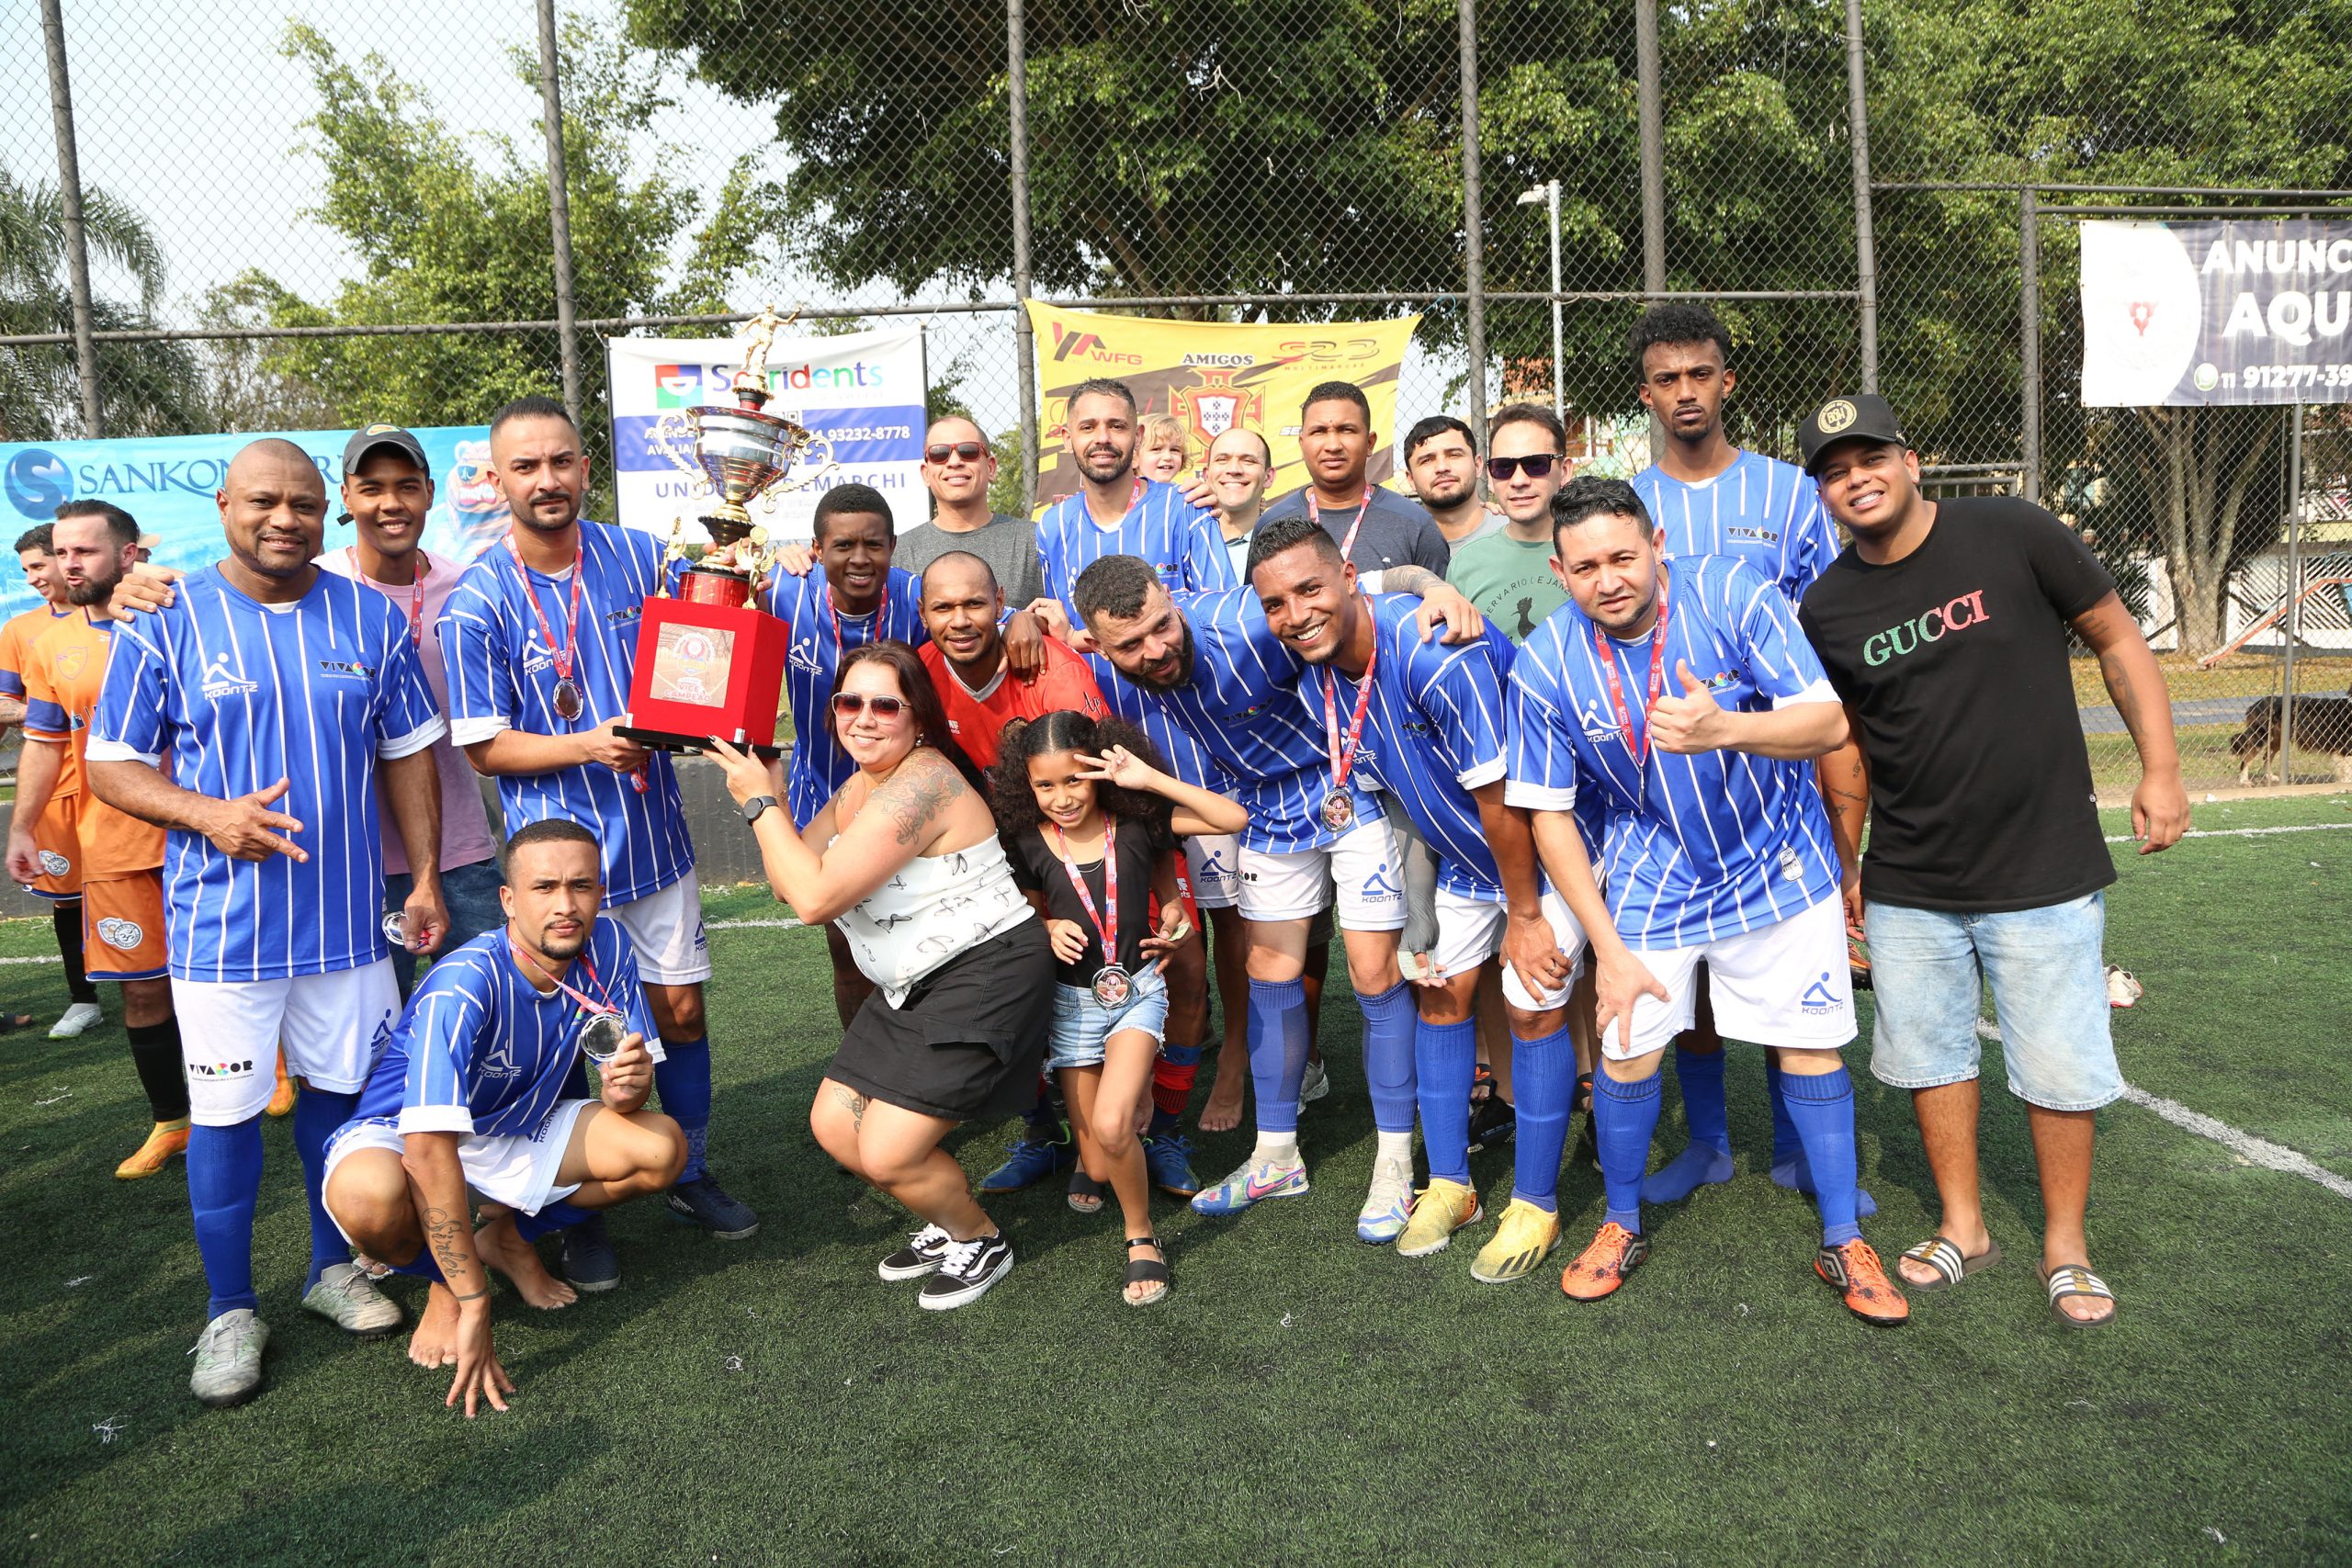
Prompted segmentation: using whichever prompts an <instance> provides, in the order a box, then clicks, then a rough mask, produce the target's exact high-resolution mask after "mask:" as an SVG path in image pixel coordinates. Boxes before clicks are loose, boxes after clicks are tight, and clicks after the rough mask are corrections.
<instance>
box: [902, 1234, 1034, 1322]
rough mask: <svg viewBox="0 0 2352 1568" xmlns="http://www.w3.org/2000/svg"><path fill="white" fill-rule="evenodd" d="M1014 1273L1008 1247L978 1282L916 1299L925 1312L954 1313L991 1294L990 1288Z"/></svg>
mask: <svg viewBox="0 0 2352 1568" xmlns="http://www.w3.org/2000/svg"><path fill="white" fill-rule="evenodd" d="M1011 1272H1012V1248H1010V1247H1007V1248H1006V1249H1005V1254H1004V1257H1003V1258H1001V1259H1000V1260H999V1261H998V1263H997V1266H996V1267H995V1268H993V1269H989V1271H988V1272H987V1273H986V1274H984V1275H982V1276H981V1277H980V1278H978V1279H977V1280H966V1281H965V1282H964V1285H963V1288H962V1289H960V1290H957V1291H955V1292H941V1293H940V1294H938V1295H932V1294H930V1293H928V1292H926V1293H924V1294H922V1295H920V1296H917V1297H916V1298H915V1300H916V1302H917V1303H918V1304H920V1305H921V1306H922V1309H923V1311H925V1312H953V1311H955V1310H956V1308H957V1307H959V1306H969V1305H971V1304H972V1303H974V1302H976V1301H978V1300H979V1299H980V1298H981V1297H982V1296H985V1295H987V1294H988V1293H989V1286H991V1285H993V1284H995V1283H996V1282H997V1281H998V1280H1001V1279H1003V1278H1004V1277H1005V1276H1006V1275H1007V1274H1009V1273H1011Z"/></svg>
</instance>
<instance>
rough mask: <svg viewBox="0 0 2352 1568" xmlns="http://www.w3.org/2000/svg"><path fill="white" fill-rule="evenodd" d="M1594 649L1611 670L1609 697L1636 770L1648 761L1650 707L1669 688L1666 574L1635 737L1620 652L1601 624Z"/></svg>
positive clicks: (1594, 636) (1661, 583)
mask: <svg viewBox="0 0 2352 1568" xmlns="http://www.w3.org/2000/svg"><path fill="white" fill-rule="evenodd" d="M1592 647H1593V651H1594V652H1596V653H1598V654H1599V655H1600V667H1601V668H1602V669H1603V670H1605V671H1608V672H1609V701H1610V704H1611V705H1612V706H1613V707H1615V708H1616V710H1617V728H1618V729H1619V730H1620V731H1621V732H1623V735H1624V738H1625V750H1627V751H1630V752H1631V753H1633V757H1634V768H1635V769H1636V770H1639V769H1641V768H1643V767H1645V766H1646V765H1647V764H1648V762H1649V755H1650V732H1649V711H1650V708H1651V706H1652V705H1655V704H1656V703H1657V699H1658V694H1659V693H1661V692H1663V691H1665V690H1666V576H1665V574H1664V573H1663V572H1661V573H1660V574H1659V575H1658V580H1657V626H1653V627H1651V628H1650V682H1649V692H1648V694H1647V695H1646V697H1645V699H1644V701H1643V703H1642V734H1641V739H1638V740H1637V739H1634V716H1633V715H1632V714H1631V713H1629V712H1627V711H1626V708H1625V685H1624V682H1622V681H1620V680H1619V679H1618V678H1617V655H1616V654H1615V653H1614V652H1613V651H1611V649H1610V646H1609V638H1608V637H1607V636H1606V635H1604V634H1603V633H1602V631H1601V629H1600V627H1599V626H1595V627H1593V628H1592Z"/></svg>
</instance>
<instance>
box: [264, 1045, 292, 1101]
mask: <svg viewBox="0 0 2352 1568" xmlns="http://www.w3.org/2000/svg"><path fill="white" fill-rule="evenodd" d="M269 1113H270V1114H271V1115H272V1116H290V1115H292V1114H293V1113H294V1080H293V1079H292V1078H289V1077H287V1076H286V1055H285V1053H284V1052H282V1051H281V1052H280V1053H278V1057H277V1089H273V1090H272V1091H271V1092H270V1096H269Z"/></svg>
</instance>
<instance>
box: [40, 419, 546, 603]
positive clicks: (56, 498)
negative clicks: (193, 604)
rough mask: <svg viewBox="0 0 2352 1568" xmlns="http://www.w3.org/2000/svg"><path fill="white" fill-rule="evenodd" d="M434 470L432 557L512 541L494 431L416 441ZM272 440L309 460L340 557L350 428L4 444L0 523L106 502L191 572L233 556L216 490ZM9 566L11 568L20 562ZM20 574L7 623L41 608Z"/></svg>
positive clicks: (438, 432) (439, 432)
mask: <svg viewBox="0 0 2352 1568" xmlns="http://www.w3.org/2000/svg"><path fill="white" fill-rule="evenodd" d="M413 434H414V435H415V436H416V439H417V442H418V444H419V445H420V446H423V447H424V460H425V462H426V463H427V464H428V465H430V466H431V468H432V469H433V483H434V496H433V510H432V511H431V513H428V514H427V515H426V518H425V528H424V549H425V552H426V553H427V554H429V555H433V556H436V557H446V558H448V559H451V560H459V561H463V560H471V559H472V558H474V557H475V556H477V555H479V554H480V553H481V551H482V550H483V549H484V548H485V547H488V546H490V545H492V544H493V543H495V542H496V541H497V540H498V539H500V538H502V537H503V536H504V535H505V533H506V529H507V526H508V525H509V524H510V522H511V521H512V517H511V514H510V513H508V512H507V510H506V502H505V500H504V498H503V497H502V496H501V495H500V494H499V492H498V486H497V484H496V483H495V481H494V480H493V479H492V477H491V467H490V427H489V426H488V425H485V424H465V425H441V426H428V427H426V428H424V429H421V430H417V431H414V432H413ZM265 435H277V436H279V437H281V438H282V439H284V440H288V441H291V442H293V443H294V444H295V445H296V446H300V447H301V448H302V450H303V451H305V452H307V453H309V454H310V455H311V461H312V462H313V463H316V464H317V465H318V468H319V476H320V477H321V478H322V479H324V480H325V481H326V487H327V527H326V547H327V548H328V549H330V550H336V549H341V548H342V547H345V545H348V544H350V543H351V542H352V540H353V538H354V537H355V535H354V533H353V531H352V529H351V527H350V526H349V525H347V524H343V523H338V522H336V521H335V518H336V517H337V515H338V514H340V513H342V511H343V502H342V501H341V499H340V498H339V497H338V495H337V493H336V492H337V491H338V490H339V489H340V487H341V486H342V484H343V448H344V444H345V442H347V441H349V440H350V439H351V432H350V431H348V430H287V431H266V432H239V433H236V434H220V435H157V436H148V437H140V438H137V439H131V440H121V441H44V442H14V443H0V501H5V502H6V505H5V506H0V518H5V519H6V520H7V522H8V523H9V525H10V526H9V527H8V528H7V530H6V540H7V542H8V543H10V544H14V543H15V542H16V539H17V536H18V535H19V534H21V533H23V532H24V531H25V530H26V529H28V528H30V527H33V526H35V525H38V524H42V523H47V522H49V521H50V520H51V518H53V517H54V516H55V515H56V512H57V508H58V507H59V506H60V505H62V504H63V503H64V502H68V501H108V502H113V503H114V504H115V505H117V506H119V507H121V508H122V509H123V510H124V511H125V512H128V513H130V514H131V515H132V516H133V517H136V518H138V519H139V526H140V530H141V532H142V533H148V534H154V535H157V536H160V539H161V543H159V544H157V545H156V546H155V547H154V551H153V559H154V560H156V561H158V562H160V563H162V564H163V565H164V566H172V567H178V568H179V569H180V570H184V571H193V570H199V569H201V568H203V567H207V566H209V565H210V564H212V563H213V562H214V561H217V560H219V559H220V558H221V557H223V556H225V555H227V554H228V553H229V547H228V543H227V541H226V540H225V539H224V538H223V537H222V536H221V533H220V508H219V507H218V506H217V505H216V504H215V503H214V502H213V499H212V498H213V492H214V491H218V490H219V489H220V480H221V478H222V476H223V475H225V474H226V473H227V472H228V470H229V460H230V459H231V458H232V457H235V456H236V455H237V450H238V448H240V447H242V446H244V445H245V444H246V443H247V442H250V441H258V440H260V439H262V438H263V437H264V436H265ZM12 564H13V563H12ZM36 602H37V601H36V599H35V597H34V594H33V592H32V590H31V589H29V588H28V587H26V586H25V580H24V577H23V575H22V574H21V573H18V572H15V571H11V572H9V573H8V574H7V577H6V582H5V585H0V615H15V614H16V613H17V612H18V611H19V610H28V609H30V608H32V606H33V605H34V604H35V603H36Z"/></svg>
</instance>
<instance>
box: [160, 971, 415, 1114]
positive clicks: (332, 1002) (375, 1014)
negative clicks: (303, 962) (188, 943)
mask: <svg viewBox="0 0 2352 1568" xmlns="http://www.w3.org/2000/svg"><path fill="white" fill-rule="evenodd" d="M172 1011H173V1012H174V1013H175V1014H176V1015H177V1017H178V1019H179V1025H180V1060H181V1062H182V1063H183V1064H185V1065H186V1066H187V1100H188V1114H189V1115H190V1116H191V1117H192V1118H193V1119H194V1120H195V1122H196V1123H197V1124H198V1126H201V1127H233V1126H235V1125H237V1124H238V1123H239V1122H249V1121H251V1120H252V1119H253V1118H254V1117H256V1116H258V1115H260V1114H261V1113H262V1110H263V1108H264V1107H266V1106H267V1105H268V1104H269V1097H270V1095H271V1094H272V1092H274V1091H275V1090H276V1089H277V1054H278V1049H279V1047H280V1046H281V1045H282V1046H283V1047H284V1048H285V1052H286V1071H287V1073H288V1076H289V1077H299V1078H302V1079H305V1080H307V1081H308V1082H309V1083H310V1084H311V1087H313V1088H315V1089H324V1090H326V1091H327V1092H328V1093H330V1094H356V1093H357V1092H358V1091H359V1089H360V1086H361V1085H363V1084H365V1083H366V1082H367V1081H368V1073H369V1072H370V1071H371V1070H373V1069H374V1067H375V1066H376V1058H377V1057H379V1056H380V1055H383V1054H384V1047H385V1046H386V1045H387V1044H389V1043H390V1042H391V1038H392V1024H393V1022H394V1021H396V1020H398V1018H399V1017H400V1011H401V992H400V986H399V984H398V982H396V981H395V980H394V979H393V978H392V961H391V960H390V959H389V958H383V959H379V960H377V961H376V962H375V963H373V964H362V965H360V966H359V967H358V968H356V969H338V970H336V971H334V973H333V974H331V975H302V976H296V977H295V978H293V979H290V980H228V981H218V980H182V979H179V978H177V977H176V976H175V977H174V979H173V981H172Z"/></svg>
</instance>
